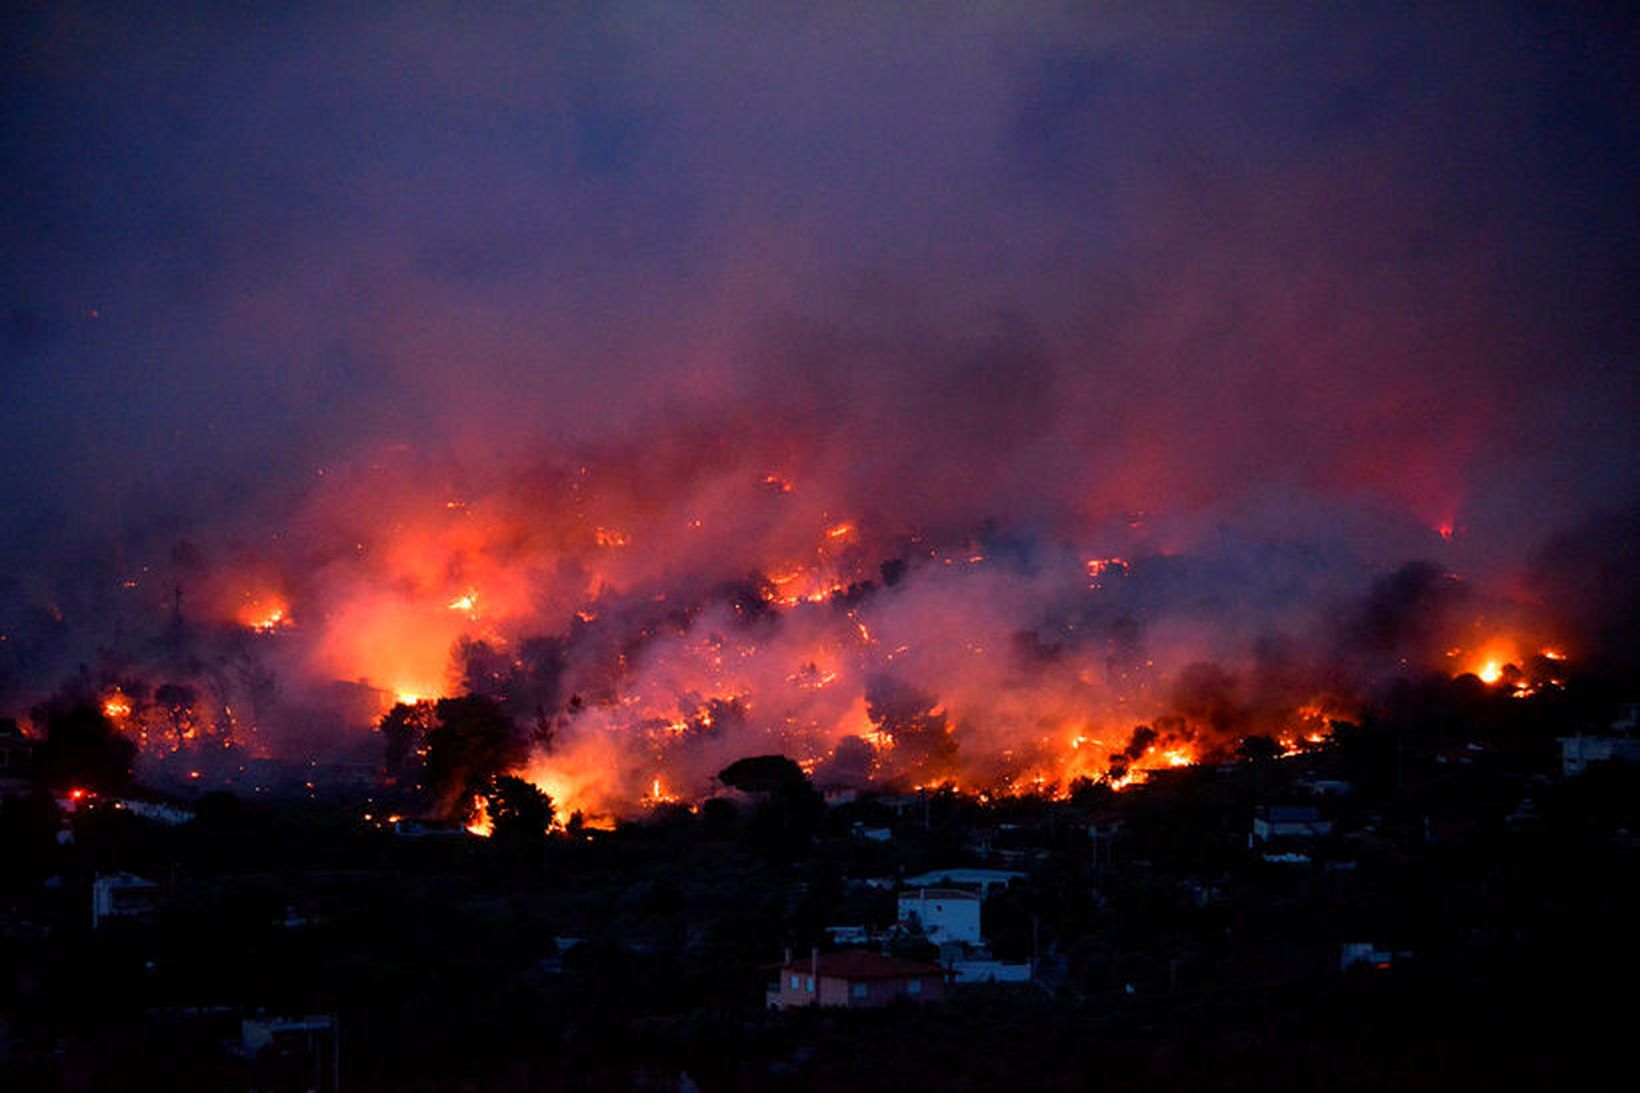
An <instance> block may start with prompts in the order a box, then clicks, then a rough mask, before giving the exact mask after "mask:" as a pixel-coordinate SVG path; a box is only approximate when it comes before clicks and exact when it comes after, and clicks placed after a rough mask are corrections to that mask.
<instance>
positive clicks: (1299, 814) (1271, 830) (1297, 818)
mask: <svg viewBox="0 0 1640 1093" xmlns="http://www.w3.org/2000/svg"><path fill="white" fill-rule="evenodd" d="M1332 828H1333V825H1332V821H1331V820H1323V819H1322V818H1321V813H1320V812H1318V811H1316V808H1315V806H1314V805H1260V806H1259V807H1258V809H1257V810H1256V811H1255V812H1254V814H1253V831H1252V834H1251V835H1250V836H1249V841H1250V842H1253V843H1267V842H1269V841H1271V840H1272V839H1319V838H1321V837H1322V836H1325V835H1330V834H1332Z"/></svg>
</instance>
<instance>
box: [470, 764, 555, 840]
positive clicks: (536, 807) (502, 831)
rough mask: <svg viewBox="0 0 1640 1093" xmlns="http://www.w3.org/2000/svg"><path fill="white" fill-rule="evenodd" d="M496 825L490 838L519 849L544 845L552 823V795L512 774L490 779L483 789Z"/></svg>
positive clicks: (482, 792)
mask: <svg viewBox="0 0 1640 1093" xmlns="http://www.w3.org/2000/svg"><path fill="white" fill-rule="evenodd" d="M481 796H482V797H483V798H484V807H485V810H486V811H487V812H488V813H489V817H490V823H491V825H492V826H493V830H492V832H491V837H492V838H494V839H495V840H496V841H497V842H498V843H504V844H507V845H509V846H512V847H514V848H516V849H520V850H530V849H535V848H537V847H539V846H541V844H542V841H543V840H544V838H545V836H546V833H547V828H549V827H551V826H552V812H553V809H552V798H551V797H548V796H547V795H546V794H545V793H542V792H541V791H540V790H539V789H537V788H536V787H535V786H533V785H531V784H530V783H529V782H526V781H524V779H522V778H516V777H514V776H512V775H510V774H502V775H497V776H496V777H494V778H492V779H490V781H489V783H488V784H487V785H485V787H484V789H483V790H482V791H481Z"/></svg>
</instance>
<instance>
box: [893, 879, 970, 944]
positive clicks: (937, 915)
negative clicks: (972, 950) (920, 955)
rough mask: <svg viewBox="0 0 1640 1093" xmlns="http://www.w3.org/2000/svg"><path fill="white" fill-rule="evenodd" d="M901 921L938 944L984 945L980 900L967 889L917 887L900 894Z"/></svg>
mask: <svg viewBox="0 0 1640 1093" xmlns="http://www.w3.org/2000/svg"><path fill="white" fill-rule="evenodd" d="M899 910H900V915H899V921H900V924H901V925H902V926H906V927H908V928H911V929H914V930H915V929H920V930H921V931H922V934H923V936H924V937H926V938H927V939H928V940H929V941H932V942H933V943H934V944H936V945H944V944H946V943H948V942H953V941H960V942H966V943H968V944H971V945H978V944H979V943H980V929H979V911H980V897H979V894H978V893H977V892H970V891H968V890H967V889H964V888H913V889H910V890H908V891H905V892H901V893H900V900H899Z"/></svg>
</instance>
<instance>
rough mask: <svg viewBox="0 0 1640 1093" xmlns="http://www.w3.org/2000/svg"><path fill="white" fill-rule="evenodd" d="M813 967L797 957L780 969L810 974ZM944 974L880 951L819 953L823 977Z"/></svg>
mask: <svg viewBox="0 0 1640 1093" xmlns="http://www.w3.org/2000/svg"><path fill="white" fill-rule="evenodd" d="M811 967H812V965H811V963H810V961H809V960H807V959H796V960H789V961H787V962H786V963H785V965H783V966H782V967H781V969H780V970H781V971H782V972H796V973H797V974H799V975H807V974H809V971H810V968H811ZM944 974H945V969H944V968H941V967H940V966H939V965H938V964H924V963H921V962H920V961H916V960H900V959H898V958H897V957H892V956H882V955H879V954H878V953H868V952H861V951H857V950H855V951H849V952H841V953H822V954H821V956H820V976H821V978H824V979H851V980H852V979H910V978H913V977H915V976H922V975H944Z"/></svg>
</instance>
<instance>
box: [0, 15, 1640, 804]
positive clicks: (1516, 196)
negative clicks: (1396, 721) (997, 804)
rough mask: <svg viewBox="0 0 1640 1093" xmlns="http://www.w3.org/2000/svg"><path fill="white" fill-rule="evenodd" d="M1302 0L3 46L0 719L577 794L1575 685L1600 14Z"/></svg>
mask: <svg viewBox="0 0 1640 1093" xmlns="http://www.w3.org/2000/svg"><path fill="white" fill-rule="evenodd" d="M549 7H550V6H549ZM1313 8H1314V6H1313V5H1292V6H1291V7H1288V8H1285V9H1280V8H1278V9H1274V10H1271V11H1268V12H1261V13H1260V17H1259V18H1258V19H1257V20H1243V19H1240V18H1237V17H1235V16H1234V15H1232V14H1222V15H1221V14H1211V15H1210V14H1202V13H1199V12H1198V13H1190V12H1186V11H1179V12H1162V11H1158V12H1147V13H1141V14H1134V13H1132V12H1131V11H1124V10H1115V9H1111V10H1105V9H1103V8H1102V7H1100V6H1097V5H1096V6H1093V7H1084V8H1078V9H1076V10H1075V11H1071V10H1070V9H1060V8H1058V7H1054V6H1050V5H1042V6H1027V7H1025V8H1023V9H1021V8H1019V7H1018V6H1013V7H1010V8H1009V9H1008V10H1007V11H1002V10H1000V9H997V8H995V6H993V5H972V6H968V7H963V8H959V9H957V10H955V11H952V12H948V13H945V14H944V15H942V17H941V19H939V20H938V22H937V24H936V23H932V22H930V21H929V20H928V19H927V18H926V16H919V15H918V13H916V12H915V11H912V10H909V9H907V10H905V11H900V10H898V9H894V10H888V9H886V8H885V9H884V10H882V11H879V12H875V13H872V14H869V15H859V14H854V15H843V14H832V13H827V12H812V13H806V14H795V13H790V14H783V15H779V16H773V15H771V16H767V17H765V18H762V19H759V20H750V19H745V18H734V17H730V16H722V17H719V16H712V15H708V14H704V13H689V12H671V13H665V12H660V13H657V12H656V11H655V10H653V8H652V7H651V6H649V5H634V6H631V7H615V8H603V9H600V10H599V11H598V12H595V13H582V14H576V13H568V12H560V11H557V10H543V9H542V7H541V6H540V5H518V6H516V7H513V6H507V5H503V6H502V7H501V8H496V9H492V10H490V11H489V12H488V13H486V14H485V15H483V16H482V17H477V16H474V15H473V14H472V13H470V12H462V13H456V12H451V11H445V10H443V9H438V8H434V7H425V6H419V5H411V6H408V7H404V8H401V9H398V10H396V11H395V12H394V13H391V14H387V15H379V16H378V17H375V18H367V17H366V16H364V15H362V14H354V13H349V12H337V11H334V10H330V9H323V8H314V9H303V10H293V11H290V12H282V13H266V12H249V13H233V12H223V13H215V14H205V13H198V12H176V11H173V10H171V9H169V8H162V9H156V10H153V11H148V12H141V11H136V10H135V9H133V8H132V7H131V6H130V5H103V4H96V3H87V4H73V3H69V4H53V5H50V6H49V7H43V8H39V9H36V10H33V11H29V12H25V13H23V15H22V16H20V17H19V18H18V19H17V20H16V25H15V27H14V28H13V29H14V33H10V34H8V35H6V36H5V38H6V41H5V44H4V45H3V46H0V49H3V50H4V51H5V53H4V55H3V56H0V62H4V63H3V65H0V71H4V73H5V75H4V76H3V77H0V79H3V80H4V84H3V93H0V122H3V124H0V142H3V144H0V149H3V152H4V154H3V155H0V164H3V166H0V198H4V200H5V201H6V203H7V206H8V208H9V209H10V210H12V212H13V215H11V216H9V217H7V218H5V219H4V221H3V223H0V252H4V253H5V254H6V255H7V260H6V262H5V263H4V265H3V266H0V305H3V311H0V313H3V314H4V315H5V316H6V320H5V323H4V329H3V331H0V353H3V361H4V370H3V373H0V375H3V379H4V383H5V387H6V392H7V397H6V398H5V399H4V400H3V401H0V467H3V469H4V473H3V474H0V502H3V507H4V510H5V511H6V512H7V513H8V516H9V519H10V526H9V527H8V535H7V536H6V537H5V539H4V540H3V541H0V563H3V566H4V568H3V569H0V636H3V639H4V640H0V704H3V705H5V706H7V707H10V708H11V710H10V711H8V710H5V709H0V713H5V712H21V711H24V710H26V709H27V708H28V707H29V706H31V705H32V704H33V703H35V702H37V701H40V700H41V699H43V698H45V697H46V696H48V695H50V694H51V693H53V692H56V691H58V690H60V689H63V688H65V687H66V688H68V689H72V690H76V691H77V692H80V693H83V694H84V695H85V696H86V697H88V698H92V699H96V698H103V699H106V696H107V695H108V694H109V693H110V691H111V690H113V689H115V688H118V689H120V690H121V693H122V694H123V695H124V696H125V698H126V699H127V700H129V701H130V702H131V703H134V704H135V705H136V706H137V707H138V709H137V710H135V711H134V712H133V714H132V715H131V716H132V717H133V718H134V719H135V720H137V721H140V722H141V723H142V724H143V725H144V726H146V725H149V724H150V723H151V724H152V725H153V726H154V727H155V731H160V730H162V729H163V728H164V726H165V723H166V722H167V721H168V720H169V721H170V722H172V725H171V727H172V729H173V730H175V728H176V725H175V722H176V721H177V720H178V718H179V717H180V715H179V714H176V713H175V710H176V709H178V708H179V707H178V704H177V703H176V702H174V701H166V700H161V699H159V698H158V697H156V696H157V694H158V691H159V688H160V687H161V686H170V687H173V688H187V689H191V690H192V691H193V693H194V694H195V695H196V700H195V702H194V703H193V704H192V705H191V706H189V709H190V711H191V712H190V714H189V716H190V717H192V718H195V719H197V720H198V721H199V722H200V726H201V728H200V730H199V731H201V732H207V730H208V732H209V733H217V734H230V733H232V734H237V735H238V736H239V737H240V738H242V739H247V740H251V741H254V746H255V747H256V748H259V749H262V750H263V751H266V752H268V753H276V754H307V753H311V752H316V751H325V750H327V749H328V750H330V751H342V752H346V751H349V750H353V749H361V750H362V749H365V748H368V747H370V746H379V739H373V738H371V737H369V736H368V735H367V734H365V733H364V732H363V727H364V726H366V725H368V724H369V722H370V721H372V720H373V719H374V718H375V717H376V716H377V715H378V714H379V712H380V710H381V709H382V707H383V703H385V702H391V701H392V700H393V699H395V698H399V697H411V696H414V697H429V696H433V695H440V694H453V693H457V692H460V691H463V690H471V691H479V692H482V693H490V694H494V695H495V696H496V697H498V698H499V699H500V700H501V701H502V702H503V704H504V707H505V709H506V710H507V712H508V714H509V716H511V717H512V718H513V719H514V720H515V721H517V722H519V723H520V724H521V725H525V726H528V727H529V728H530V729H531V731H532V732H534V733H537V734H538V735H539V736H540V738H541V739H548V740H550V746H543V747H542V748H540V749H538V751H539V754H538V755H537V757H536V759H535V760H534V766H533V767H532V769H536V770H538V772H539V775H540V777H541V778H542V779H543V780H544V781H546V782H548V783H549V784H550V786H551V788H552V789H553V791H554V792H555V793H557V794H558V795H560V796H564V797H567V798H573V799H577V800H586V801H588V802H591V803H600V802H601V803H606V804H607V803H610V802H632V801H634V800H636V799H638V798H639V797H642V796H645V795H648V796H658V795H662V794H665V793H672V792H676V793H683V794H690V795H696V794H699V793H702V792H706V791H707V790H708V789H709V788H710V776H711V773H712V772H713V771H715V770H717V769H721V767H722V766H724V765H726V764H727V762H729V761H732V760H733V759H735V758H738V757H740V756H743V755H746V754H764V753H768V752H770V751H774V750H781V751H785V752H787V753H788V754H791V755H793V756H794V757H799V758H802V759H803V760H805V761H812V765H813V769H814V772H815V774H816V777H821V776H822V775H824V776H825V777H830V778H833V779H835V780H836V781H839V782H858V781H860V780H861V779H862V778H866V777H870V778H877V777H883V776H894V777H901V778H904V779H905V780H908V781H913V782H914V781H917V780H923V779H937V778H944V777H955V778H958V779H961V780H964V781H967V782H974V783H983V784H990V785H996V784H1014V783H1022V782H1028V781H1029V780H1031V779H1033V778H1036V777H1038V776H1040V775H1041V774H1042V772H1043V771H1044V770H1046V769H1050V768H1051V769H1052V770H1054V771H1057V772H1061V773H1063V772H1064V771H1066V770H1067V769H1069V767H1074V768H1075V770H1076V771H1077V772H1082V773H1089V774H1099V773H1104V772H1107V771H1108V770H1109V769H1110V768H1111V767H1112V765H1113V762H1114V761H1113V759H1112V757H1113V756H1117V757H1119V758H1121V759H1122V760H1123V761H1124V762H1131V761H1133V758H1134V757H1132V756H1126V755H1125V753H1127V752H1130V751H1132V747H1131V740H1132V737H1133V734H1134V732H1135V730H1136V728H1138V727H1139V726H1145V727H1146V729H1147V731H1148V732H1150V733H1153V734H1154V737H1153V738H1152V740H1151V743H1152V744H1153V745H1154V746H1155V747H1156V748H1162V747H1169V746H1172V747H1177V748H1188V749H1191V750H1192V751H1193V752H1195V753H1200V752H1204V751H1208V752H1210V751H1212V750H1214V749H1222V748H1226V747H1233V746H1234V739H1235V737H1237V736H1238V735H1245V734H1248V733H1254V732H1256V733H1259V734H1265V735H1271V736H1272V737H1277V736H1281V735H1283V734H1287V733H1291V732H1295V731H1299V730H1300V729H1301V728H1302V727H1303V726H1307V725H1310V724H1313V723H1316V722H1317V721H1324V719H1325V717H1326V716H1327V712H1328V711H1331V712H1335V713H1343V712H1347V710H1348V708H1349V705H1350V702H1351V696H1353V695H1357V694H1360V693H1362V692H1363V690H1364V689H1366V688H1369V687H1371V686H1372V685H1373V684H1374V682H1375V681H1377V680H1381V679H1383V678H1385V677H1387V676H1395V675H1397V674H1399V673H1405V672H1413V671H1423V670H1431V669H1444V668H1452V669H1458V670H1461V669H1463V668H1465V667H1467V666H1468V658H1470V657H1472V656H1476V655H1480V651H1481V649H1482V647H1483V646H1485V645H1486V643H1487V642H1489V641H1495V640H1497V639H1498V635H1500V634H1507V635H1508V641H1509V643H1511V644H1512V645H1518V646H1520V648H1513V647H1512V648H1509V649H1507V650H1501V651H1499V653H1498V655H1500V656H1505V657H1513V658H1515V659H1521V658H1523V657H1525V656H1526V655H1528V654H1530V653H1531V652H1532V651H1533V650H1532V649H1529V648H1527V647H1526V646H1528V645H1534V644H1536V643H1538V642H1539V641H1557V642H1562V643H1566V644H1568V645H1570V646H1571V648H1569V649H1568V652H1570V653H1572V654H1574V655H1580V656H1585V657H1597V656H1604V657H1606V658H1607V659H1608V660H1610V661H1613V662H1616V663H1630V662H1631V661H1632V649H1633V648H1634V641H1633V622H1632V619H1633V617H1634V612H1633V610H1632V605H1629V606H1628V607H1625V606H1623V605H1620V604H1616V605H1614V603H1613V601H1611V600H1610V599H1609V598H1603V597H1601V596H1600V595H1599V593H1598V590H1597V589H1593V588H1591V586H1590V584H1589V581H1590V576H1589V575H1590V573H1591V572H1593V571H1596V570H1601V566H1603V565H1604V566H1606V567H1607V570H1611V567H1612V566H1613V565H1615V563H1614V562H1612V561H1611V559H1612V558H1614V557H1618V556H1620V555H1614V554H1612V553H1611V551H1610V550H1609V549H1608V548H1607V547H1605V546H1603V545H1602V544H1605V543H1610V542H1612V541H1613V536H1614V531H1613V528H1614V526H1615V525H1613V524H1612V523H1611V521H1610V520H1608V522H1607V523H1606V524H1595V525H1587V526H1585V528H1584V530H1583V531H1581V532H1579V531H1573V532H1569V533H1567V534H1566V535H1565V536H1563V537H1562V538H1560V539H1556V540H1552V541H1550V540H1549V538H1548V537H1549V536H1551V535H1552V534H1553V533H1554V532H1555V531H1556V530H1557V529H1561V528H1566V527H1576V526H1578V525H1579V523H1580V522H1581V521H1585V520H1586V519H1587V514H1588V513H1589V512H1590V511H1591V510H1593V509H1595V508H1597V507H1603V508H1605V509H1607V510H1610V511H1627V510H1628V509H1629V508H1630V507H1632V505H1633V504H1634V500H1635V498H1636V497H1637V496H1640V480H1637V478H1636V469H1637V468H1640V458H1637V455H1640V452H1637V451H1636V449H1635V432H1634V430H1633V427H1632V422H1633V421H1634V420H1635V411H1636V409H1640V399H1637V397H1636V394H1637V392H1636V389H1635V382H1636V376H1637V375H1640V369H1636V368H1635V367H1634V352H1635V333H1636V331H1635V327H1634V316H1635V315H1636V314H1640V308H1636V307H1635V306H1634V303H1635V301H1634V298H1633V287H1632V286H1633V285H1635V284H1640V277H1636V276H1635V273H1636V271H1635V270H1634V268H1633V263H1634V255H1635V254H1640V224H1637V222H1636V218H1635V206H1634V203H1633V202H1632V200H1631V199H1630V194H1629V187H1630V183H1631V179H1630V178H1629V172H1627V171H1626V170H1625V165H1626V164H1628V163H1632V162H1633V160H1634V158H1635V153H1636V151H1637V142H1636V127H1635V119H1634V115H1633V108H1632V105H1631V104H1632V103H1633V102H1634V101H1637V100H1640V95H1636V94H1634V91H1635V89H1634V88H1633V86H1632V85H1633V79H1634V77H1633V74H1632V66H1631V65H1629V64H1628V63H1627V61H1628V50H1627V49H1626V48H1625V47H1626V43H1628V42H1629V41H1632V29H1633V28H1632V27H1629V26H1626V25H1618V24H1614V23H1612V22H1610V21H1608V20H1606V19H1605V17H1604V16H1600V15H1597V14H1595V13H1591V12H1586V11H1582V10H1578V9H1576V8H1564V7H1562V8H1557V9H1556V10H1555V11H1553V12H1491V11H1478V12H1470V13H1453V12H1451V11H1446V10H1442V11H1432V10H1428V9H1424V8H1409V9H1406V10H1403V9H1401V8H1398V7H1396V6H1394V5H1392V6H1389V7H1380V8H1375V9H1374V10H1372V11H1370V12H1367V11H1342V10H1328V11H1316V10H1313ZM1629 538H1630V539H1632V535H1631V536H1630V537H1629ZM1546 541H1549V542H1550V545H1549V546H1548V547H1546V548H1543V552H1542V553H1541V554H1538V555H1536V556H1535V560H1533V559H1534V555H1533V551H1536V550H1539V548H1540V547H1541V545H1542V544H1543V543H1545V542H1546ZM1409 559H1426V560H1427V563H1426V564H1423V565H1421V566H1419V565H1414V566H1411V567H1407V568H1403V566H1404V565H1406V563H1407V562H1408V560H1409ZM1090 563H1097V564H1095V565H1090ZM1601 571H1603V572H1604V571H1606V570H1601ZM1614 572H1615V571H1614ZM1528 635H1531V636H1530V637H1528ZM1625 658H1627V659H1625ZM65 680H66V681H68V682H67V683H66V684H65V682H64V681H65ZM177 693H178V692H176V691H174V690H173V691H167V692H166V695H167V696H168V698H169V699H175V697H176V694H177ZM1299 711H1307V712H1303V713H1299ZM1318 711H1319V712H1318ZM1300 722H1302V725H1301V724H1300ZM145 731H146V730H145ZM207 735H208V733H207ZM1072 742H1076V743H1074V746H1073V743H1072ZM1067 748H1070V749H1071V750H1072V751H1074V753H1075V755H1074V756H1073V757H1072V758H1073V759H1074V763H1069V761H1068V760H1067V759H1066V749H1067ZM1068 764H1069V766H1068ZM662 772H664V778H663V781H665V782H666V784H665V785H662V786H661V787H660V788H657V786H656V780H657V778H662ZM571 783H573V785H572V784H571Z"/></svg>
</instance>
